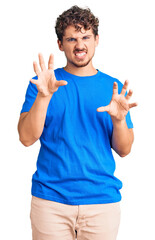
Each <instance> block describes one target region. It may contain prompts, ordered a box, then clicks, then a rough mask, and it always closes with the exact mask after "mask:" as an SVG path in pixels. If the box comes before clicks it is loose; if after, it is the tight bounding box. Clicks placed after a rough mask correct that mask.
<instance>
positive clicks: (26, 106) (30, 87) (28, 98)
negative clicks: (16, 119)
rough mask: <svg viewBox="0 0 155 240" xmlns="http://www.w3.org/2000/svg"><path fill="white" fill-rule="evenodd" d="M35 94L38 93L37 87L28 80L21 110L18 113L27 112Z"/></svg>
mask: <svg viewBox="0 0 155 240" xmlns="http://www.w3.org/2000/svg"><path fill="white" fill-rule="evenodd" d="M33 79H36V80H37V79H38V77H37V76H36V77H33ZM37 94H38V89H37V87H36V85H35V84H33V83H31V82H29V85H28V87H27V90H26V95H25V101H24V103H23V106H22V110H21V112H20V113H23V112H29V110H30V109H31V107H32V105H33V103H34V101H35V99H36V97H37Z"/></svg>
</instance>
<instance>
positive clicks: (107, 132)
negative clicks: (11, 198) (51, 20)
mask: <svg viewBox="0 0 155 240" xmlns="http://www.w3.org/2000/svg"><path fill="white" fill-rule="evenodd" d="M98 25H99V21H98V19H97V18H96V17H95V16H94V15H93V14H92V12H91V11H90V9H81V8H79V7H77V6H73V7H72V8H70V9H69V10H67V11H65V12H63V13H62V14H61V15H60V16H59V17H58V18H57V21H56V27H55V29H56V34H57V37H58V46H59V49H60V50H61V51H64V53H65V56H66V59H67V64H66V66H65V67H64V68H58V69H56V70H54V59H53V55H52V54H51V55H50V57H49V62H48V68H46V65H45V62H44V59H43V56H42V54H39V64H40V69H39V67H38V64H37V63H36V62H34V63H33V66H34V71H35V73H36V75H37V76H36V77H34V78H33V79H31V80H30V83H29V86H28V89H27V93H26V99H25V102H24V104H23V108H22V111H21V116H20V119H19V124H18V131H19V136H20V141H21V142H22V143H23V144H24V145H25V146H30V145H32V144H33V143H35V142H36V141H37V140H38V139H40V143H41V147H40V152H39V155H38V160H37V171H36V172H35V173H34V175H33V178H32V204H31V224H32V234H33V240H40V239H42V240H62V239H63V240H71V239H75V231H76V232H77V239H78V240H84V239H90V240H114V239H116V236H117V232H118V227H119V223H120V206H119V202H120V200H121V194H120V191H119V190H120V189H121V187H122V183H121V181H120V180H118V179H117V178H116V177H115V176H114V171H115V161H114V158H113V155H112V150H111V149H114V150H115V152H117V153H118V154H119V155H120V156H121V157H124V156H126V155H127V154H129V152H130V150H131V146H132V143H133V139H134V136H133V130H132V128H133V124H132V122H131V119H130V113H129V109H130V108H132V107H134V106H136V105H137V104H136V103H132V104H129V99H130V98H131V96H132V91H131V90H129V92H128V93H127V94H126V91H127V87H128V81H125V83H124V85H122V84H121V83H120V82H119V80H117V79H115V78H113V77H111V76H108V75H107V74H104V73H102V72H101V71H99V70H96V69H95V68H94V66H93V63H92V59H93V56H94V53H95V48H96V47H97V45H98V42H99V35H98Z"/></svg>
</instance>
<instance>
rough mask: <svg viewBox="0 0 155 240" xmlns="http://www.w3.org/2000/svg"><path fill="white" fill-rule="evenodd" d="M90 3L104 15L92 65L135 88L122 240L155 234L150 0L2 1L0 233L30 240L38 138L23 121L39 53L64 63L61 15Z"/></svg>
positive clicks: (122, 174)
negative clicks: (26, 140) (24, 132)
mask: <svg viewBox="0 0 155 240" xmlns="http://www.w3.org/2000/svg"><path fill="white" fill-rule="evenodd" d="M75 4H76V5H79V6H80V7H86V6H88V7H89V8H90V9H91V10H92V12H93V13H94V14H95V15H96V16H97V17H98V18H99V20H100V26H99V35H100V42H99V46H98V47H97V49H96V54H95V57H94V61H93V63H94V66H95V67H96V68H98V69H100V71H102V72H104V73H107V74H109V75H111V76H113V77H116V78H118V79H119V80H120V81H122V82H124V81H125V80H126V79H128V80H129V83H130V84H129V87H130V88H131V89H132V90H133V97H132V99H131V102H133V101H137V102H138V104H139V105H138V107H137V108H134V109H132V110H131V117H132V121H133V124H134V133H135V141H134V144H133V148H132V152H131V153H130V155H128V156H127V157H125V158H120V157H119V156H118V155H116V154H114V155H115V159H116V172H115V176H116V177H118V178H119V179H120V180H121V181H122V182H123V188H122V190H121V193H122V201H121V209H122V217H121V225H120V229H119V234H118V238H117V239H118V240H131V239H132V240H137V239H141V240H146V239H149V240H152V239H155V231H154V217H155V193H154V192H155V187H154V186H155V177H154V168H155V167H154V166H155V164H154V162H155V154H154V148H155V147H154V134H155V127H154V125H155V114H154V110H155V108H154V105H155V101H154V93H155V33H154V23H155V14H154V12H155V7H154V3H153V1H150V0H147V1H143V0H141V1H140V0H130V1H127V0H117V1H116V0H102V1H99V0H94V1H90V0H85V1H84V0H79V1H78V0H76V1H74V0H73V1H71V0H68V1H64V0H59V1H52V0H42V1H41V0H31V1H30V0H27V1H22V0H20V1H19V0H14V1H11V0H6V1H3V2H1V3H0V36H1V37H0V78H1V79H0V104H1V106H0V114H1V115H0V116H1V117H0V121H1V122H0V128H1V129H0V136H1V150H0V153H1V156H0V166H1V167H0V219H1V224H0V229H1V230H0V236H2V239H3V240H9V239H16V240H21V239H22V240H28V239H31V224H30V218H29V215H30V202H31V178H32V174H33V173H34V171H35V170H36V160H37V155H38V151H39V147H40V144H39V141H38V142H36V143H35V144H34V145H32V146H30V147H28V148H26V147H24V146H23V145H22V144H21V143H20V142H19V137H18V132H17V123H18V119H19V115H20V110H21V107H22V104H23V102H24V98H25V92H26V88H27V86H28V83H29V80H30V79H31V78H32V77H33V76H35V73H34V71H33V65H32V63H33V61H34V60H36V61H38V53H39V52H41V53H43V55H44V58H45V61H46V63H47V62H48V57H49V55H50V53H53V54H54V56H55V68H57V67H63V66H65V64H66V60H65V57H64V54H63V53H62V52H60V51H59V49H58V46H57V38H56V35H55V30H54V26H55V20H56V18H57V17H58V15H59V14H61V13H62V12H63V11H64V10H67V9H68V8H70V7H71V6H72V5H75Z"/></svg>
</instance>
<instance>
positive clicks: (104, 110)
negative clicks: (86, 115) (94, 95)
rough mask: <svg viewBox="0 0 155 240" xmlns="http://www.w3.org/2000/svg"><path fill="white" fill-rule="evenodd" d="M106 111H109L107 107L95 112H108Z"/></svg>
mask: <svg viewBox="0 0 155 240" xmlns="http://www.w3.org/2000/svg"><path fill="white" fill-rule="evenodd" d="M108 111H109V105H108V106H105V107H99V108H97V112H108Z"/></svg>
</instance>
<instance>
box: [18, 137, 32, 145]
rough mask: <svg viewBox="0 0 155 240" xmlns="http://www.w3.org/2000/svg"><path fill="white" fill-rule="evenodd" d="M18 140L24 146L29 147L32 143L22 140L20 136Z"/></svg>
mask: <svg viewBox="0 0 155 240" xmlns="http://www.w3.org/2000/svg"><path fill="white" fill-rule="evenodd" d="M19 141H20V142H21V143H22V144H23V145H24V146H25V147H29V146H31V145H32V143H30V142H28V141H25V140H23V139H22V138H19Z"/></svg>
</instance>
